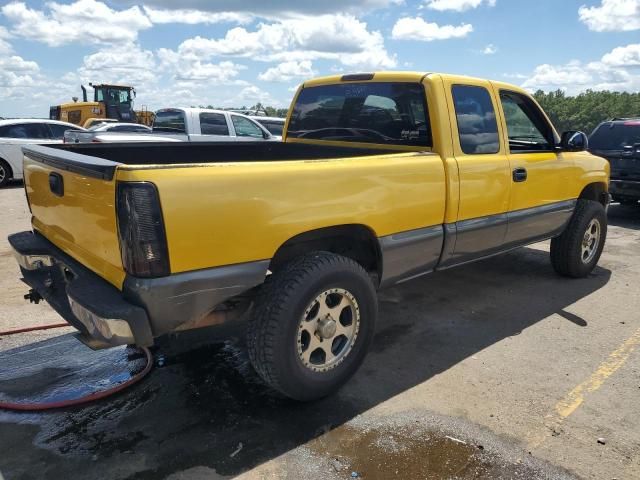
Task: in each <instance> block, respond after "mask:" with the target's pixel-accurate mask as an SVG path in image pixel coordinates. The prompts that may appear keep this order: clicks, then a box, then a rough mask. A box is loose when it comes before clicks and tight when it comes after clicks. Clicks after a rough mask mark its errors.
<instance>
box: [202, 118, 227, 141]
mask: <svg viewBox="0 0 640 480" xmlns="http://www.w3.org/2000/svg"><path fill="white" fill-rule="evenodd" d="M200 129H201V131H202V134H203V135H225V136H228V135H229V126H228V125H227V119H226V118H225V117H224V115H222V114H221V113H201V114H200Z"/></svg>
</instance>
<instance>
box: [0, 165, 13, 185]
mask: <svg viewBox="0 0 640 480" xmlns="http://www.w3.org/2000/svg"><path fill="white" fill-rule="evenodd" d="M12 177H13V172H12V171H11V167H10V166H9V164H8V163H7V162H5V161H4V160H2V159H1V158H0V188H2V187H4V186H5V185H6V184H7V183H9V180H11V178H12Z"/></svg>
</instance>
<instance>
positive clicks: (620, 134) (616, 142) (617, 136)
mask: <svg viewBox="0 0 640 480" xmlns="http://www.w3.org/2000/svg"><path fill="white" fill-rule="evenodd" d="M636 143H640V121H629V122H622V123H619V122H615V123H614V122H611V123H603V124H602V125H600V126H599V127H598V128H597V129H596V130H595V131H594V132H593V133H592V134H591V138H589V148H590V149H591V150H622V149H623V148H624V147H627V146H633V145H635V144H636Z"/></svg>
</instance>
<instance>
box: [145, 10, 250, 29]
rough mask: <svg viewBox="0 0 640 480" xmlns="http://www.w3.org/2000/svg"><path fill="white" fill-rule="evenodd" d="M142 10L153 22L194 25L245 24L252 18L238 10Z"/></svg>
mask: <svg viewBox="0 0 640 480" xmlns="http://www.w3.org/2000/svg"><path fill="white" fill-rule="evenodd" d="M143 9H144V12H145V13H146V14H147V16H148V17H149V20H151V22H152V23H154V24H165V23H186V24H188V25H195V24H198V23H206V24H213V23H225V22H228V23H239V24H245V23H249V22H251V20H252V18H253V17H252V16H251V15H250V14H247V13H240V12H205V11H202V10H189V9H177V10H173V9H156V8H152V7H147V6H144V7H143Z"/></svg>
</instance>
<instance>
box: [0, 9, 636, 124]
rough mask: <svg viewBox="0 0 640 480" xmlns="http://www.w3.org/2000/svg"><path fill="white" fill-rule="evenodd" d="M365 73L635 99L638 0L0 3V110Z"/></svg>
mask: <svg viewBox="0 0 640 480" xmlns="http://www.w3.org/2000/svg"><path fill="white" fill-rule="evenodd" d="M374 70H417V71H425V72H427V71H431V72H433V71H443V72H450V73H462V74H467V75H473V76H480V77H488V78H494V79H498V80H503V81H509V82H512V83H516V84H519V85H522V86H524V87H525V88H527V89H529V90H536V89H538V88H542V89H544V90H550V89H557V88H561V89H563V90H565V91H567V92H568V93H569V94H575V93H578V92H581V91H584V90H586V89H588V88H593V89H609V90H618V91H638V90H639V89H640V0H560V1H558V0H536V1H531V0H419V1H413V0H274V1H267V0H246V1H238V0H181V1H180V2H176V1H172V0H147V2H146V3H139V2H133V1H129V0H104V1H99V0H71V1H69V0H59V1H31V0H27V1H24V0H23V1H9V2H6V1H5V2H2V3H0V116H36V117H37V116H47V115H48V108H49V105H53V104H56V103H60V102H63V101H69V100H70V99H71V97H72V96H78V95H80V87H79V86H80V84H81V83H84V84H87V83H88V82H90V81H93V82H125V83H129V84H133V85H135V86H136V89H137V91H138V97H137V106H138V107H139V106H141V105H147V106H148V107H149V108H150V109H157V108H160V107H168V106H189V105H208V104H213V105H215V106H221V107H231V106H242V105H247V106H249V105H252V104H255V103H256V102H258V101H260V102H263V103H265V104H269V105H274V106H287V105H288V103H289V102H290V99H291V96H292V91H293V90H294V89H295V87H296V86H297V85H298V84H299V83H300V82H302V81H303V80H304V79H305V78H309V77H312V76H317V75H325V74H331V73H335V72H358V71H374Z"/></svg>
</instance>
